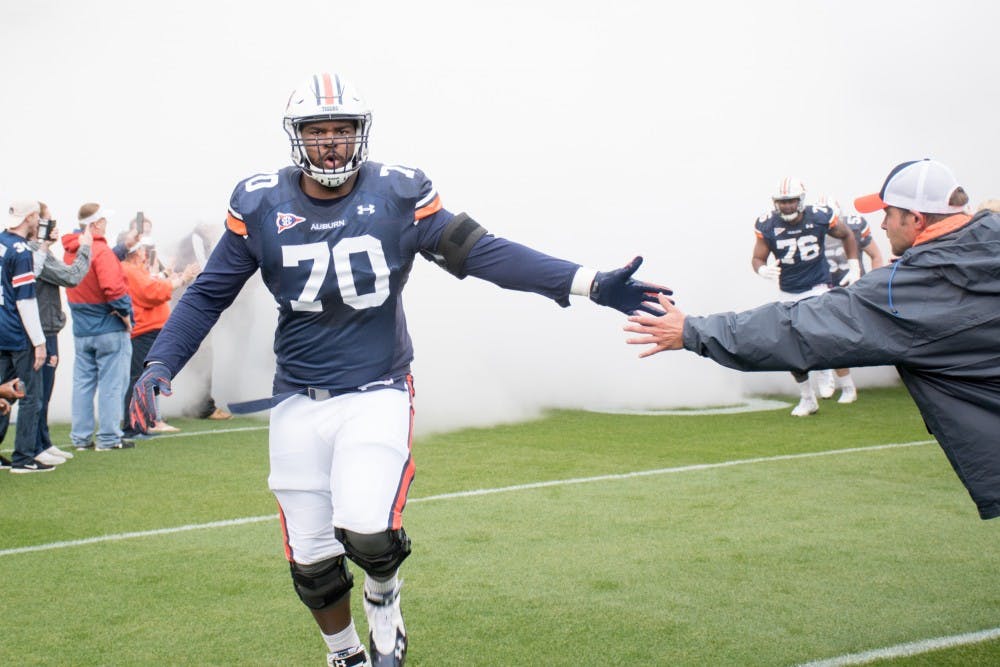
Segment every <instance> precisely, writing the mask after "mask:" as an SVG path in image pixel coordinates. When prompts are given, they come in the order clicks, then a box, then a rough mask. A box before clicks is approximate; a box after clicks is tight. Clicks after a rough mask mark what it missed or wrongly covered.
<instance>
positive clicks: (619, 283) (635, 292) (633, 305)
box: [590, 257, 673, 315]
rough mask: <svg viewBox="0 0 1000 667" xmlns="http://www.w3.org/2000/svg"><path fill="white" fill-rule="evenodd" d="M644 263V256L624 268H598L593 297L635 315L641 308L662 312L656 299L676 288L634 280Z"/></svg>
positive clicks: (592, 285)
mask: <svg viewBox="0 0 1000 667" xmlns="http://www.w3.org/2000/svg"><path fill="white" fill-rule="evenodd" d="M641 265H642V257H636V258H635V259H633V260H632V261H631V262H629V263H628V264H626V265H625V266H623V267H622V268H620V269H615V270H614V271H598V272H597V275H596V276H594V282H593V283H591V285H590V300H591V301H593V302H594V303H597V304H600V305H602V306H608V307H609V308H614V309H615V310H619V311H621V312H623V313H625V314H626V315H631V314H632V313H634V312H635V311H637V310H641V311H643V312H646V313H650V314H653V315H659V314H660V312H661V311H660V310H658V309H656V307H655V305H650V304H656V299H657V297H658V296H659V295H660V294H673V290H671V289H670V288H668V287H663V286H662V285H654V284H653V283H644V282H642V281H641V280H633V279H632V274H633V273H635V272H636V271H637V270H638V268H639V267H640V266H641Z"/></svg>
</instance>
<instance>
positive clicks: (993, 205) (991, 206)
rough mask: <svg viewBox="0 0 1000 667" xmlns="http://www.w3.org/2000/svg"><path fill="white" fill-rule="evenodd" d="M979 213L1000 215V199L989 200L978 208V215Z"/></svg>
mask: <svg viewBox="0 0 1000 667" xmlns="http://www.w3.org/2000/svg"><path fill="white" fill-rule="evenodd" d="M979 211H992V212H994V213H1000V199H987V200H986V201H984V202H983V203H981V204H980V205H979V206H977V207H976V212H977V213H978V212H979Z"/></svg>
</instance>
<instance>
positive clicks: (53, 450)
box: [42, 445, 73, 459]
mask: <svg viewBox="0 0 1000 667" xmlns="http://www.w3.org/2000/svg"><path fill="white" fill-rule="evenodd" d="M42 451H43V452H45V453H46V454H52V455H53V456H59V457H61V458H64V459H71V458H73V454H72V453H71V452H67V451H66V450H64V449H59V448H58V447H56V446H55V445H52V446H51V447H49V448H48V449H43V450H42Z"/></svg>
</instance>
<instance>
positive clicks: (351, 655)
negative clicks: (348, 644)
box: [326, 646, 372, 667]
mask: <svg viewBox="0 0 1000 667" xmlns="http://www.w3.org/2000/svg"><path fill="white" fill-rule="evenodd" d="M326 664H327V667H372V663H371V661H370V660H369V659H368V654H367V653H365V647H364V646H355V647H354V648H349V649H344V650H343V651H336V652H332V653H327V654H326Z"/></svg>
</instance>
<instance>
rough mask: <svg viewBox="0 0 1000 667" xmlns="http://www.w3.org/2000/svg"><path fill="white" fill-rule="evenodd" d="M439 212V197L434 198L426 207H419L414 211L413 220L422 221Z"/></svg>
mask: <svg viewBox="0 0 1000 667" xmlns="http://www.w3.org/2000/svg"><path fill="white" fill-rule="evenodd" d="M440 210H441V197H440V196H435V197H434V199H432V200H431V203H429V204H427V205H426V206H421V207H420V208H418V209H417V210H416V212H415V214H414V216H413V219H414V220H423V219H424V218H426V217H428V216H431V215H434V214H435V213H437V212H438V211H440Z"/></svg>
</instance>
